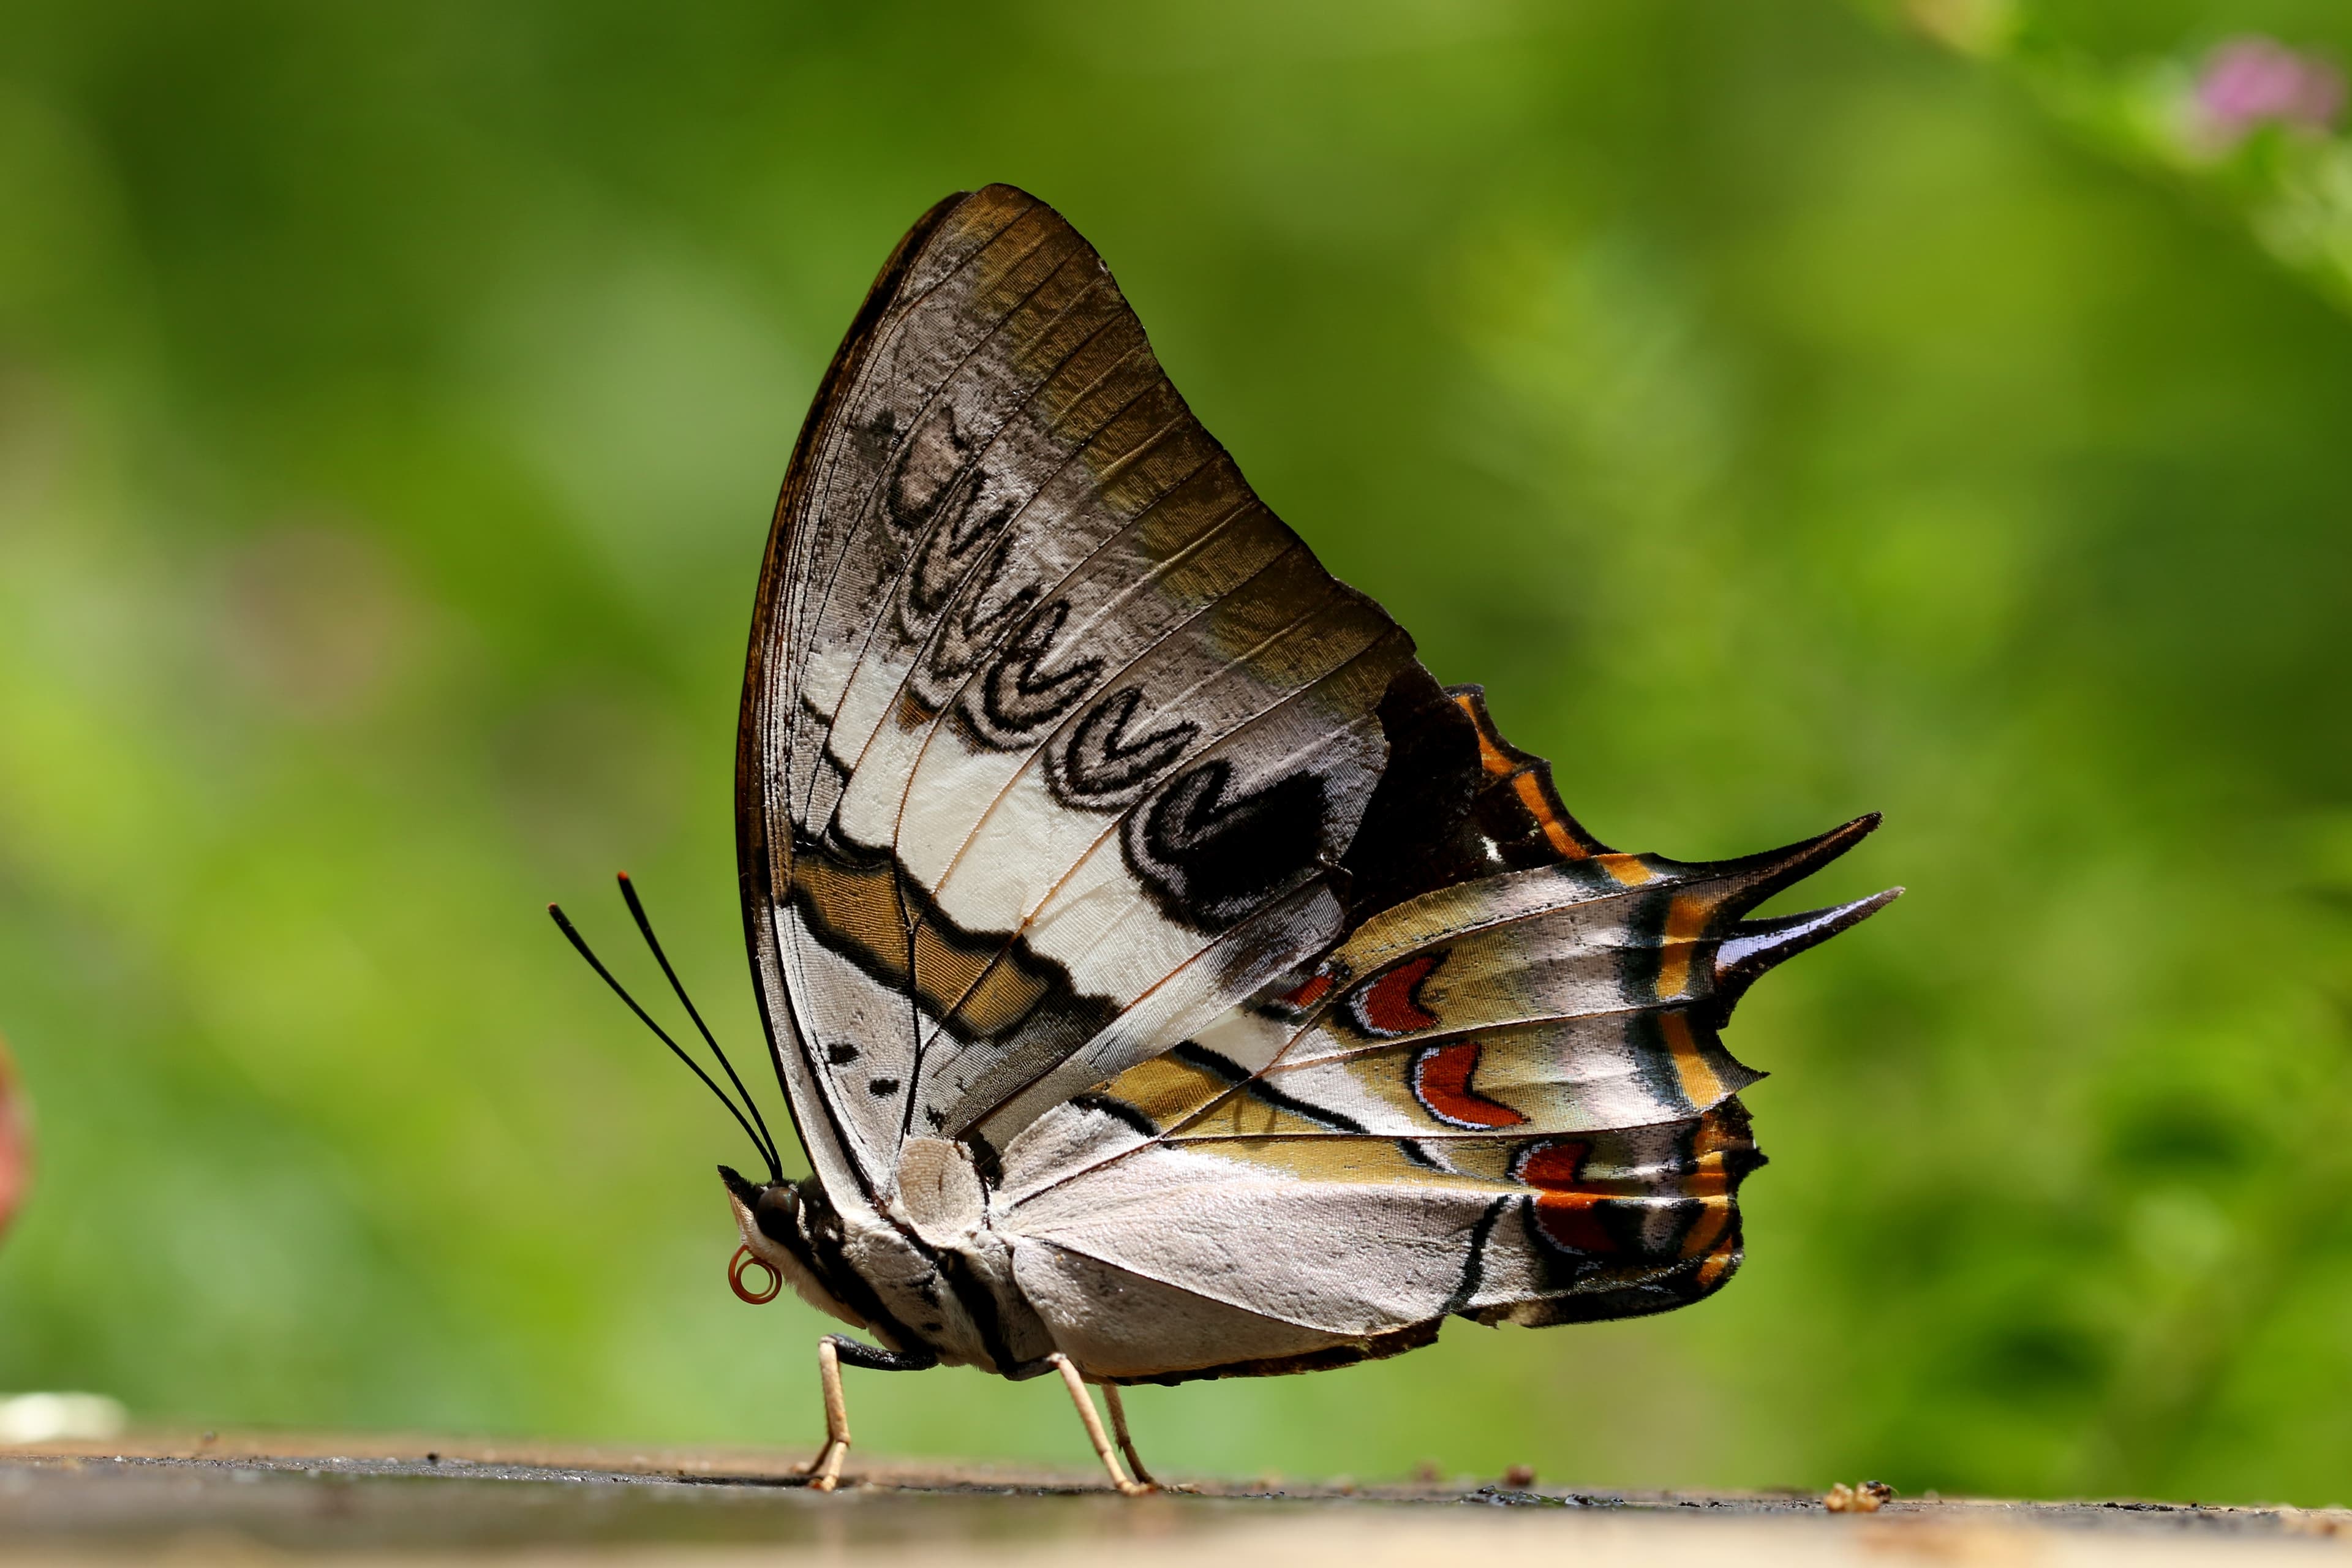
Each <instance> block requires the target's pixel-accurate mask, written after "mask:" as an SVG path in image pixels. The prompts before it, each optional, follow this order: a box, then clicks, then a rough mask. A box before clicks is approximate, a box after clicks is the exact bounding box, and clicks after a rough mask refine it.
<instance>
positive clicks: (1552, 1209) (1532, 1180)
mask: <svg viewBox="0 0 2352 1568" xmlns="http://www.w3.org/2000/svg"><path fill="white" fill-rule="evenodd" d="M1591 1152H1592V1145H1591V1144H1590V1143H1587V1142H1583V1141H1582V1140H1581V1139H1567V1140H1563V1141H1562V1142H1558V1143H1547V1144H1545V1145H1543V1146H1542V1147H1540V1148H1537V1149H1533V1150H1530V1151H1528V1152H1527V1153H1526V1154H1525V1155H1522V1156H1521V1157H1520V1160H1519V1163H1518V1168H1517V1170H1515V1171H1514V1172H1512V1174H1513V1175H1515V1176H1517V1178H1518V1179H1519V1180H1520V1181H1522V1182H1525V1183H1526V1184H1528V1185H1529V1186H1531V1187H1533V1188H1535V1189H1536V1190H1537V1191H1536V1224H1537V1226H1538V1227H1540V1228H1541V1229H1542V1231H1543V1233H1544V1234H1545V1235H1546V1236H1549V1237H1551V1238H1552V1239H1553V1240H1554V1241H1556V1242H1558V1243H1559V1244H1560V1245H1561V1246H1562V1247H1570V1248H1573V1249H1574V1250H1576V1251H1578V1252H1614V1251H1616V1250H1617V1243H1616V1242H1615V1241H1614V1240H1612V1238H1611V1237H1610V1235H1609V1233H1608V1231H1607V1230H1605V1229H1603V1228H1602V1226H1601V1215H1600V1214H1599V1212H1598V1205H1600V1204H1601V1201H1602V1198H1601V1194H1598V1193H1594V1192H1591V1191H1590V1190H1588V1189H1586V1188H1585V1187H1583V1186H1582V1185H1581V1184H1580V1183H1579V1182H1578V1180H1577V1173H1578V1172H1579V1171H1580V1170H1582V1169H1583V1168H1584V1161H1585V1157H1586V1156H1587V1155H1589V1154H1591Z"/></svg>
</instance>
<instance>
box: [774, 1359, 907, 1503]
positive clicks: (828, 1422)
mask: <svg viewBox="0 0 2352 1568" xmlns="http://www.w3.org/2000/svg"><path fill="white" fill-rule="evenodd" d="M845 1359H846V1360H847V1361H848V1363H849V1364H850V1365H852V1366H862V1367H865V1368H867V1369H868V1370H870V1371H874V1372H921V1371H923V1370H924V1369H925V1368H927V1367H934V1366H937V1365H939V1364H940V1358H939V1357H937V1356H935V1355H932V1354H930V1353H929V1352H927V1351H910V1352H893V1351H886V1350H877V1349H876V1348H875V1347H874V1346H872V1345H869V1344H861V1343H860V1342H857V1341H856V1340H853V1339H851V1338H850V1337H849V1336H848V1335H847V1334H827V1335H825V1336H824V1338H823V1339H821V1340H819V1341H817V1342H816V1375H817V1382H818V1383H819V1384H821V1385H822V1386H823V1387H824V1447H822V1448H819V1449H818V1450H817V1453H816V1458H814V1459H811V1460H810V1461H809V1467H808V1468H807V1469H805V1470H803V1471H802V1472H801V1473H802V1474H803V1475H805V1476H806V1477H808V1479H809V1486H810V1488H811V1489H813V1490H815V1491H821V1492H829V1491H831V1490H833V1489H834V1488H835V1487H836V1486H838V1485H840V1484H841V1461H842V1458H843V1456H845V1455H846V1454H847V1453H848V1452H849V1402H848V1401H847V1400H846V1399H845V1398H843V1397H842V1393H841V1363H842V1362H843V1361H844V1360H845Z"/></svg>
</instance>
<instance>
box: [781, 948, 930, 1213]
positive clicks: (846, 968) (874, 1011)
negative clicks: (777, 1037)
mask: <svg viewBox="0 0 2352 1568" xmlns="http://www.w3.org/2000/svg"><path fill="white" fill-rule="evenodd" d="M777 924H778V926H779V927H780V928H781V929H782V931H783V933H784V938H783V944H784V950H785V952H786V953H787V954H788V955H789V962H790V963H791V965H792V982H793V984H792V993H793V1006H794V1009H795V1012H796V1014H797V1016H798V1023H799V1026H800V1030H801V1034H802V1037H803V1039H805V1040H806V1041H807V1043H808V1046H809V1054H810V1056H811V1058H813V1060H814V1072H815V1074H816V1077H817V1079H818V1080H819V1082H820V1083H821V1084H822V1085H823V1087H824V1096H825V1100H826V1102H827V1103H828V1104H830V1105H831V1106H832V1107H833V1110H834V1113H835V1116H836V1117H837V1118H838V1119H839V1121H840V1122H841V1125H842V1127H843V1129H844V1130H845V1131H846V1133H847V1135H848V1137H849V1139H850V1141H851V1142H852V1143H853V1144H854V1145H855V1146H856V1147H855V1149H854V1151H853V1152H854V1154H855V1157H856V1160H857V1161H858V1163H859V1164H860V1165H862V1166H863V1167H864V1168H865V1169H866V1170H868V1171H887V1170H888V1169H889V1168H890V1165H891V1163H892V1161H893V1160H894V1159H895V1158H896V1156H897V1151H898V1133H899V1129H900V1126H901V1123H902V1120H903V1118H904V1116H905V1114H906V1096H907V1091H908V1079H910V1078H911V1077H912V1076H913V1068H914V1039H913V1034H912V1028H913V1023H914V1019H915V1017H916V1014H915V1010H914V1005H913V1004H912V1003H911V1002H909V1001H908V997H907V995H906V994H905V993H904V992H902V991H898V990H897V989H895V988H893V987H890V986H887V985H885V984H882V983H881V982H880V981H878V980H876V979H875V978H874V977H873V976H872V975H870V974H868V973H866V971H864V970H862V969H860V968H858V967H857V965H856V964H855V963H851V962H850V961H849V960H848V959H846V958H845V957H843V956H842V955H841V954H840V953H837V952H835V951H834V950H833V949H831V948H830V947H827V946H826V945H825V944H824V942H820V941H818V940H817V938H816V936H815V935H814V933H813V932H811V931H809V930H808V928H807V927H806V925H805V924H804V923H803V921H802V919H801V913H800V911H799V910H793V909H786V910H779V911H777ZM845 1052H846V1053H848V1054H847V1055H846V1058H845V1059H844V1060H840V1061H836V1060H835V1059H834V1058H835V1057H838V1056H843V1055H844V1053H845ZM879 1084H890V1085H893V1086H895V1087H894V1088H892V1089H890V1090H889V1091H888V1092H885V1093H877V1092H876V1089H877V1085H879Z"/></svg>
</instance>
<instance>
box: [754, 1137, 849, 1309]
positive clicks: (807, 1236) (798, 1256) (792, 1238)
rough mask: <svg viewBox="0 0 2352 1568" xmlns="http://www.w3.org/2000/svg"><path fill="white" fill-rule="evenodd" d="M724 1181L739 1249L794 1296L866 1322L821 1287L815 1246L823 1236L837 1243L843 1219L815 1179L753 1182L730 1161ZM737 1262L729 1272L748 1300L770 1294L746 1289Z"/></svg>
mask: <svg viewBox="0 0 2352 1568" xmlns="http://www.w3.org/2000/svg"><path fill="white" fill-rule="evenodd" d="M719 1180H720V1181H722V1182H724V1183H726V1184H727V1201H728V1203H729V1205H730V1206H731V1207H732V1208H733V1209H734V1211H735V1228H736V1229H738V1230H739V1231H740V1232H742V1234H743V1251H742V1252H741V1253H739V1254H738V1255H737V1256H738V1258H742V1257H744V1256H745V1255H747V1254H748V1255H749V1258H751V1261H752V1262H755V1263H758V1264H760V1265H761V1266H763V1267H765V1268H768V1269H770V1270H772V1272H773V1273H774V1274H775V1275H776V1277H777V1279H779V1280H780V1281H781V1282H782V1284H785V1285H790V1286H791V1287H792V1288H793V1293H794V1294H795V1295H797V1296H799V1297H800V1299H801V1300H803V1301H806V1302H807V1303H809V1305H811V1306H813V1307H814V1308H816V1309H818V1310H820V1311H824V1312H829V1313H831V1314H832V1315H833V1316H835V1317H836V1318H839V1319H841V1320H842V1321H844V1322H848V1323H855V1324H859V1325H861V1326H862V1325H863V1324H864V1322H865V1320H864V1319H862V1318H860V1317H859V1316H857V1314H856V1313H855V1312H852V1311H851V1310H849V1309H848V1308H846V1307H845V1306H843V1305H842V1304H841V1302H840V1300H838V1299H836V1298H835V1296H834V1294H833V1292H832V1291H831V1290H828V1289H825V1287H824V1283H823V1280H822V1279H821V1278H820V1272H819V1269H818V1268H817V1264H816V1253H815V1249H816V1247H817V1246H818V1245H819V1244H820V1243H821V1242H824V1241H825V1240H827V1239H830V1240H832V1241H835V1242H837V1241H838V1240H839V1238H840V1228H841V1222H840V1220H839V1219H838V1218H837V1217H836V1216H835V1215H834V1212H833V1205H830V1204H828V1203H827V1202H826V1201H825V1197H824V1188H823V1187H821V1186H819V1185H817V1183H816V1179H815V1178H814V1177H811V1178H809V1179H808V1180H807V1181H805V1182H785V1181H773V1182H755V1181H753V1180H751V1178H750V1177H748V1176H745V1175H744V1174H743V1173H740V1172H739V1171H737V1170H736V1169H734V1167H732V1166H730V1165H721V1166H719ZM740 1270H741V1265H740V1263H739V1264H738V1265H737V1267H736V1268H733V1269H730V1271H729V1276H728V1277H729V1279H730V1282H731V1283H733V1284H734V1286H735V1293H736V1294H737V1295H739V1296H740V1297H742V1298H743V1299H744V1300H747V1301H764V1300H771V1299H772V1298H773V1297H774V1295H775V1294H776V1292H775V1291H774V1290H769V1291H767V1292H766V1294H764V1295H760V1294H754V1293H752V1292H751V1291H749V1290H747V1289H745V1288H744V1284H743V1280H742V1277H741V1272H740Z"/></svg>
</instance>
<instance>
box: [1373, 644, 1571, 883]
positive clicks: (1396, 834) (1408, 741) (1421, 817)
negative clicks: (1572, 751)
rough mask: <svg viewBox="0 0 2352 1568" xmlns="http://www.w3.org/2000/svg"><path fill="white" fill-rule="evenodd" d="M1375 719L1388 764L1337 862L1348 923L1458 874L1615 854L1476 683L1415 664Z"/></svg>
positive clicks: (1467, 876)
mask: <svg viewBox="0 0 2352 1568" xmlns="http://www.w3.org/2000/svg"><path fill="white" fill-rule="evenodd" d="M1380 718H1381V730H1382V732H1383V733H1384V734H1385V735H1386V737H1387V739H1388V743H1389V766H1388V771H1387V773H1384V774H1382V775H1381V786H1380V789H1379V790H1378V791H1377V792H1375V794H1374V795H1373V796H1372V803H1371V805H1370V808H1369V809H1368V810H1367V811H1366V812H1365V814H1364V825H1363V827H1362V828H1361V829H1360V831H1359V832H1358V833H1357V835H1356V841H1355V843H1354V844H1353V845H1352V846H1350V847H1349V851H1348V853H1347V855H1346V856H1345V858H1342V859H1341V861H1340V865H1341V866H1342V867H1343V868H1345V869H1346V870H1347V872H1348V873H1349V878H1350V879H1351V882H1350V885H1349V900H1348V901H1349V921H1350V923H1351V924H1354V923H1360V922H1361V921H1364V920H1365V919H1366V918H1368V917H1370V916H1371V915H1375V914H1378V913H1379V912H1380V911H1381V910H1385V909H1389V908H1391V907H1393V906H1394V905H1397V904H1401V903H1402V902H1404V900H1407V899H1410V898H1413V897H1416V896H1417V895H1419V894H1422V893H1426V892H1429V891H1430V890H1432V889H1436V888H1443V887H1447V886H1450V885H1451V884H1453V883H1455V882H1466V881H1471V880H1474V879H1477V878H1480V877H1489V876H1493V875H1494V874H1495V873H1496V872H1498V871H1519V870H1525V869H1527V868H1529V867H1532V866H1547V865H1555V864H1559V863H1560V862H1562V861H1568V860H1582V859H1588V858H1591V857H1594V856H1607V855H1609V854H1610V853H1611V851H1610V848H1609V847H1608V846H1607V845H1605V844H1603V843H1601V840H1599V839H1598V838H1595V837H1592V835H1591V834H1590V833H1587V832H1586V831H1585V830H1584V828H1583V826H1581V825H1580V823H1578V821H1577V820H1576V818H1574V817H1573V816H1570V815H1569V813H1568V808H1567V807H1566V806H1564V805H1561V804H1560V799H1559V792H1558V791H1557V790H1556V789H1554V788H1553V787H1552V782H1551V764H1550V763H1548V762H1546V761H1544V759H1543V758H1541V757H1538V756H1536V755H1535V754H1533V753H1532V752H1523V751H1521V750H1519V748H1518V747H1517V746H1514V745H1512V744H1511V743H1510V742H1508V741H1506V740H1505V739H1503V735H1502V731H1499V730H1497V729H1496V727H1495V721H1494V719H1493V718H1492V717H1491V716H1489V715H1488V713H1487V711H1486V689H1485V688H1484V687H1480V686H1452V687H1443V686H1440V685H1438V683H1437V681H1436V679H1435V678H1434V677H1433V676H1432V675H1431V674H1430V673H1429V671H1428V670H1427V669H1425V668H1423V667H1422V666H1421V665H1420V664H1419V663H1415V664H1413V665H1412V666H1411V667H1409V668H1406V669H1405V670H1404V671H1403V673H1402V674H1401V675H1399V676H1398V677H1397V679H1396V681H1395V684H1393V685H1392V686H1391V687H1390V688H1389V692H1388V696H1387V698H1386V699H1385V700H1383V701H1382V702H1381V709H1380Z"/></svg>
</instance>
